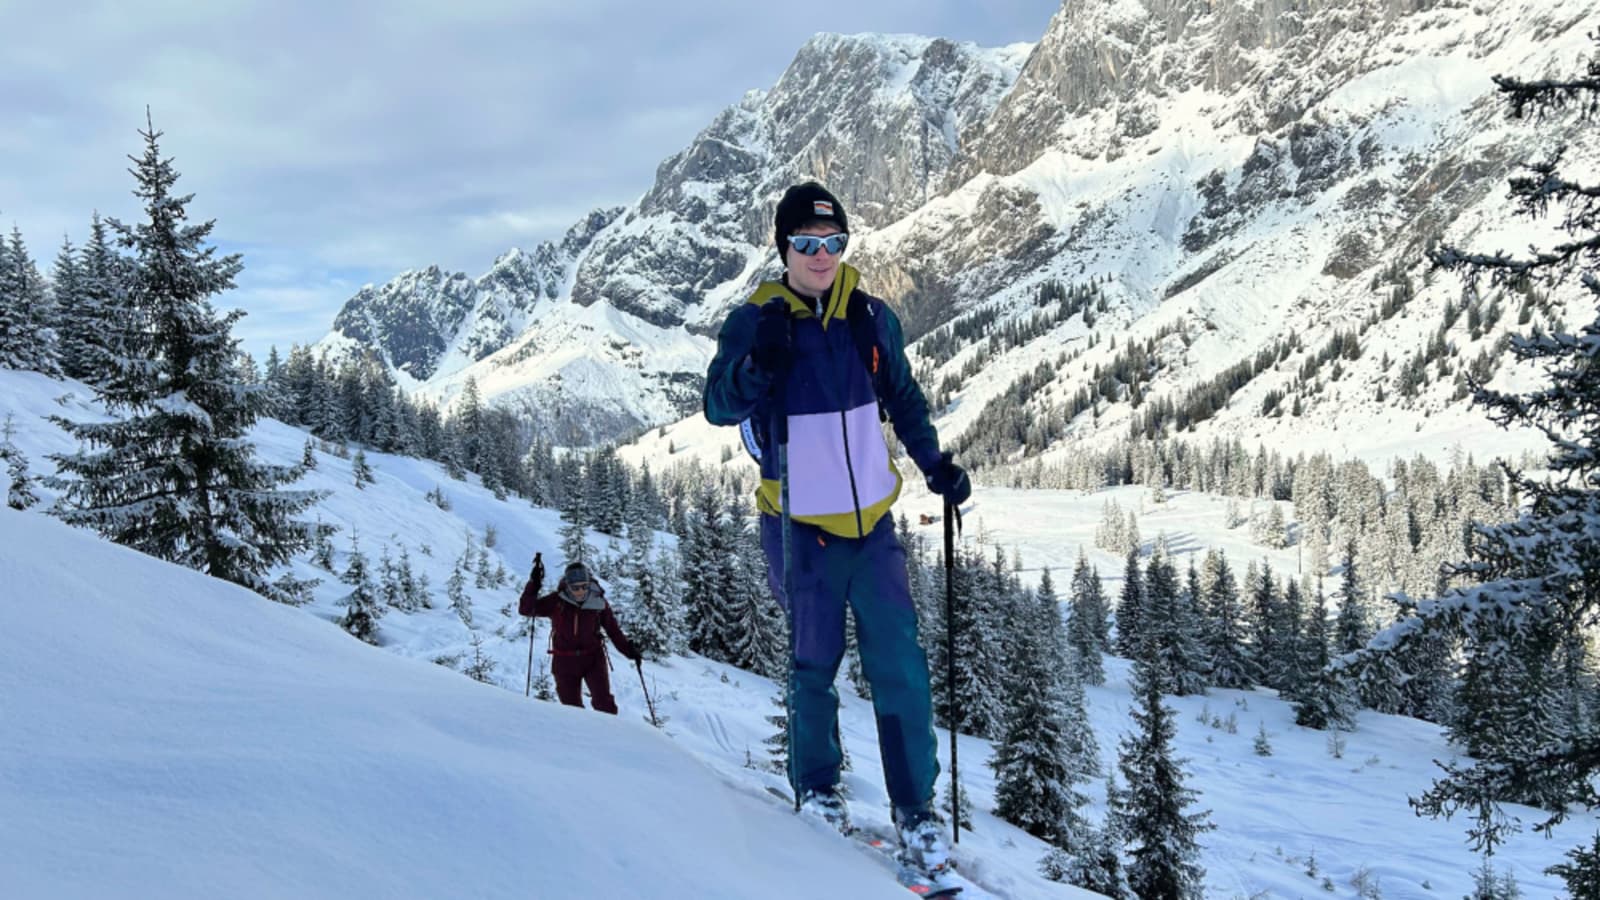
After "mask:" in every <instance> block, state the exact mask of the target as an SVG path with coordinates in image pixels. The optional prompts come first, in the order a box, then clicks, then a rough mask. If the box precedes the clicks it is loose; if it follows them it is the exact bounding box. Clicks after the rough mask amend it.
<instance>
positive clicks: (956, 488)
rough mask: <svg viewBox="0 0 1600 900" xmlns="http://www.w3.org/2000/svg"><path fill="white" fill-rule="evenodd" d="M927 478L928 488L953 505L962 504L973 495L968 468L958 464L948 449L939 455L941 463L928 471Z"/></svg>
mask: <svg viewBox="0 0 1600 900" xmlns="http://www.w3.org/2000/svg"><path fill="white" fill-rule="evenodd" d="M927 480H928V490H930V491H933V492H934V493H935V494H938V495H939V496H941V497H943V498H944V502H946V503H948V504H950V505H951V506H960V505H961V504H963V503H965V502H967V498H968V497H971V496H972V482H971V481H970V480H968V478H967V470H966V469H963V468H961V467H960V466H958V465H956V464H955V462H954V461H953V460H952V459H951V457H950V454H949V452H948V451H947V452H945V453H942V454H940V455H939V463H938V465H936V466H934V467H933V471H932V472H929V473H928V479H927Z"/></svg>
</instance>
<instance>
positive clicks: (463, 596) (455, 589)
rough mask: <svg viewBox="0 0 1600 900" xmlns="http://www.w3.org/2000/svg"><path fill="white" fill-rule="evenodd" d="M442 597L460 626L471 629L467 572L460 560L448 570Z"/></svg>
mask: <svg viewBox="0 0 1600 900" xmlns="http://www.w3.org/2000/svg"><path fill="white" fill-rule="evenodd" d="M444 595H445V597H446V598H448V599H449V600H450V608H451V609H453V610H455V611H456V616H457V617H458V618H460V619H461V624H463V625H465V626H467V627H468V628H471V627H472V604H471V602H470V601H468V600H467V572H466V569H465V568H463V567H462V565H461V561H460V560H456V564H455V565H454V566H452V567H451V569H450V577H449V579H447V580H446V581H445V583H444ZM530 621H531V620H530Z"/></svg>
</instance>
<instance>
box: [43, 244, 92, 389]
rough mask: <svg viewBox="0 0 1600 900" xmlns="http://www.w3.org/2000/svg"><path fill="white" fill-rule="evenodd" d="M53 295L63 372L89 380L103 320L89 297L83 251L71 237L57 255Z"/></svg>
mask: <svg viewBox="0 0 1600 900" xmlns="http://www.w3.org/2000/svg"><path fill="white" fill-rule="evenodd" d="M50 296H51V299H52V301H54V304H55V310H54V314H55V321H54V322H53V325H54V328H55V333H56V358H57V361H58V362H59V363H60V368H61V374H63V375H65V376H67V377H68V378H77V379H80V380H82V379H87V377H88V376H89V375H90V373H92V372H93V371H94V364H95V361H96V358H97V354H96V353H95V351H94V341H95V340H96V339H97V336H98V334H99V330H100V325H101V323H100V320H99V317H98V316H97V315H95V314H94V313H95V311H94V309H93V307H92V306H91V301H89V300H88V299H87V298H86V297H85V292H84V277H83V263H82V260H81V254H80V253H79V252H78V251H77V250H74V249H73V247H72V241H70V240H67V239H63V240H62V242H61V252H60V253H58V254H56V263H55V268H54V269H52V270H51V273H50Z"/></svg>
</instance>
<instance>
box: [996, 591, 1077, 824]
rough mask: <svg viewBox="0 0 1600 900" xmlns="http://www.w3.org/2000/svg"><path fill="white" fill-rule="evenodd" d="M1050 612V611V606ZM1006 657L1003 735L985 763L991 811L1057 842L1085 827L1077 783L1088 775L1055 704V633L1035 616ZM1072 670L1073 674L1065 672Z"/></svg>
mask: <svg viewBox="0 0 1600 900" xmlns="http://www.w3.org/2000/svg"><path fill="white" fill-rule="evenodd" d="M1052 614H1054V610H1052ZM1031 624H1032V627H1028V628H1024V629H1022V634H1023V637H1022V639H1021V640H1020V641H1019V642H1018V646H1017V649H1016V652H1015V653H1014V654H1013V655H1012V656H1011V657H1010V658H1009V660H1008V663H1009V666H1008V667H1009V668H1010V670H1011V678H1010V679H1009V681H1008V682H1007V685H1006V688H1007V689H1006V694H1005V707H1004V709H1005V712H1004V715H1005V719H1004V725H1003V732H1004V737H1003V738H1002V739H1001V741H1000V743H999V745H998V746H997V747H996V748H995V752H994V756H993V758H992V759H991V760H990V761H989V767H990V768H991V769H993V770H994V773H995V789H994V797H995V807H994V814H995V815H997V816H999V817H1000V818H1002V819H1005V820H1006V821H1007V822H1010V823H1011V824H1013V825H1016V826H1017V827H1018V828H1021V829H1022V830H1024V831H1026V832H1028V833H1029V834H1031V835H1033V836H1034V837H1037V838H1040V839H1042V840H1044V841H1046V842H1048V843H1050V844H1053V845H1055V846H1059V847H1065V846H1068V842H1069V841H1070V840H1071V839H1072V837H1073V836H1074V835H1076V834H1078V833H1080V832H1081V831H1082V830H1083V817H1082V816H1081V815H1080V814H1079V812H1078V810H1079V809H1080V808H1082V807H1083V806H1084V805H1085V804H1086V803H1087V802H1088V797H1086V796H1085V795H1083V794H1082V793H1081V792H1080V791H1078V790H1077V788H1076V786H1075V782H1079V781H1086V780H1088V776H1087V775H1086V774H1084V773H1082V772H1075V771H1073V769H1072V765H1071V763H1072V761H1071V760H1070V759H1069V757H1068V747H1067V737H1066V722H1065V716H1064V710H1063V709H1062V708H1061V706H1060V704H1059V702H1058V701H1059V700H1060V698H1061V693H1062V691H1061V689H1060V688H1059V686H1058V683H1057V678H1058V677H1060V670H1055V669H1053V668H1052V663H1054V662H1055V661H1056V660H1055V659H1053V657H1055V656H1057V655H1058V654H1054V653H1052V652H1051V650H1050V643H1051V641H1052V636H1053V632H1052V631H1050V630H1049V628H1048V627H1047V626H1046V625H1045V624H1044V623H1043V621H1042V616H1041V617H1038V618H1037V619H1036V620H1035V622H1034V623H1031ZM1068 674H1071V675H1075V674H1076V673H1068Z"/></svg>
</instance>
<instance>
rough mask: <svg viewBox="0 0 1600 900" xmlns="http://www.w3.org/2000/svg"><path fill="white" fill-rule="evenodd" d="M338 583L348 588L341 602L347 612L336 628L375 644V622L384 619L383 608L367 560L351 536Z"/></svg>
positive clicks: (376, 630)
mask: <svg viewBox="0 0 1600 900" xmlns="http://www.w3.org/2000/svg"><path fill="white" fill-rule="evenodd" d="M339 580H340V581H342V582H344V583H345V584H348V585H350V593H348V594H346V595H345V596H344V599H343V600H341V601H340V603H341V604H342V605H344V606H346V607H348V610H347V611H346V612H345V614H344V618H342V619H340V620H339V627H340V628H343V629H344V630H345V631H348V632H350V633H351V634H353V635H355V636H356V637H358V638H360V639H361V640H363V641H366V642H367V643H369V644H376V643H378V619H380V618H382V617H383V605H382V604H381V603H380V602H379V598H378V589H377V587H376V586H375V585H374V584H373V583H372V573H371V571H369V569H368V566H367V557H366V555H365V554H363V553H362V552H361V540H360V538H359V537H357V536H355V535H351V537H350V559H349V561H348V563H347V564H346V566H345V570H344V574H343V575H340V576H339Z"/></svg>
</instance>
